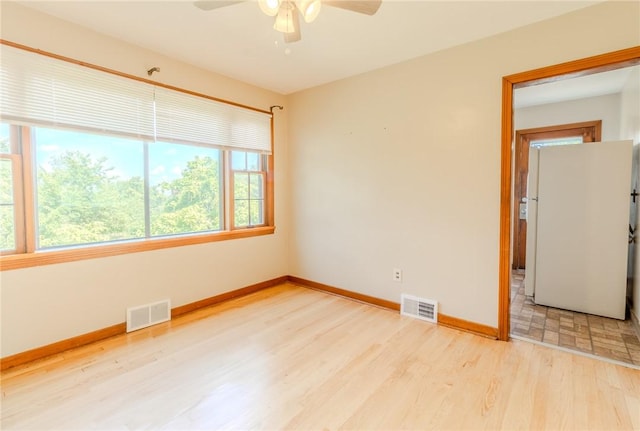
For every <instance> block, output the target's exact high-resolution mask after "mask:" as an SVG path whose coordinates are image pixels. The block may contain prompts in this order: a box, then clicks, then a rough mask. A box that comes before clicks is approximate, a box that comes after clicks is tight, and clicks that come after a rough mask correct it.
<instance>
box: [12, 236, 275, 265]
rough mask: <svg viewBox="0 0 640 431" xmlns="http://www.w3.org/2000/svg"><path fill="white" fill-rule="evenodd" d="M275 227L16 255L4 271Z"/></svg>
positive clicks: (224, 238) (203, 241) (218, 238)
mask: <svg viewBox="0 0 640 431" xmlns="http://www.w3.org/2000/svg"><path fill="white" fill-rule="evenodd" d="M274 232H275V227H273V226H265V227H256V228H251V229H239V230H233V231H224V232H216V233H209V234H202V235H192V236H180V237H171V238H154V239H144V240H140V241H130V242H126V243H117V244H107V245H95V246H87V247H78V248H73V249H64V250H60V249H58V250H47V251H37V252H35V253H24V254H12V255H6V256H2V257H0V271H9V270H12V269H21V268H30V267H34V266H43V265H53V264H56V263H65V262H75V261H77V260H85V259H96V258H100V257H109V256H118V255H121V254H129V253H138V252H142V251H151V250H160V249H163V248H172V247H183V246H187V245H196V244H206V243H210V242H217V241H227V240H230V239H239V238H250V237H254V236H262V235H270V234H272V233H274Z"/></svg>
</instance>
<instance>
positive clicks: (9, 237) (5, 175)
mask: <svg viewBox="0 0 640 431" xmlns="http://www.w3.org/2000/svg"><path fill="white" fill-rule="evenodd" d="M0 145H1V144H0ZM14 209H15V206H14V202H13V173H12V169H11V160H8V159H0V250H12V249H14V248H15V247H16V244H15V233H14V232H15V216H14Z"/></svg>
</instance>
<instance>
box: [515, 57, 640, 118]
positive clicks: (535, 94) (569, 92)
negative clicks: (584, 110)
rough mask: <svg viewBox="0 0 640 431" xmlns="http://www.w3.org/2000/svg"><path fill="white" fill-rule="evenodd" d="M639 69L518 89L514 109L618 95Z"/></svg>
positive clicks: (627, 68)
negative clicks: (633, 72)
mask: <svg viewBox="0 0 640 431" xmlns="http://www.w3.org/2000/svg"><path fill="white" fill-rule="evenodd" d="M639 68H640V66H633V67H625V68H622V69H616V70H610V71H608V72H601V73H595V74H593V75H586V76H581V77H579V78H571V79H566V80H562V81H554V82H550V83H547V84H541V85H534V86H531V87H524V88H518V89H517V90H516V91H515V92H514V98H513V106H514V108H526V107H528V106H536V105H545V104H547V103H557V102H562V101H567V100H576V99H586V98H588V97H596V96H604V95H607V94H617V93H620V92H621V91H622V88H623V87H624V85H625V83H626V82H627V80H628V79H629V76H630V75H631V72H632V71H633V70H634V69H639Z"/></svg>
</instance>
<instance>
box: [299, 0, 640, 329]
mask: <svg viewBox="0 0 640 431" xmlns="http://www.w3.org/2000/svg"><path fill="white" fill-rule="evenodd" d="M639 13H640V11H639V4H638V3H637V2H624V3H617V2H616V3H611V2H609V3H605V4H600V5H597V6H594V7H591V8H588V9H584V10H581V11H578V12H575V13H571V14H568V15H565V16H562V17H559V18H556V19H552V20H548V21H544V22H541V23H537V24H534V25H531V26H527V27H524V28H521V29H517V30H514V31H511V32H508V33H504V34H502V35H498V36H495V37H492V38H488V39H484V40H481V41H477V42H473V43H469V44H466V45H463V46H459V47H455V48H452V49H448V50H445V51H441V52H438V53H435V54H431V55H427V56H424V57H421V58H417V59H415V60H412V61H408V62H404V63H401V64H398V65H395V66H392V67H387V68H384V69H380V70H377V71H373V72H370V73H366V74H363V75H360V76H356V77H352V78H349V79H345V80H342V81H339V82H334V83H331V84H328V85H324V86H321V87H317V88H314V89H311V90H308V91H303V92H300V93H298V94H294V95H292V96H291V97H290V103H289V106H290V117H289V120H290V129H289V139H290V143H291V148H290V158H289V162H290V169H291V174H292V178H293V179H294V181H293V183H292V191H291V193H292V196H291V205H292V222H293V225H292V227H293V231H292V235H291V266H290V268H291V273H292V274H293V275H296V276H299V277H303V278H307V279H311V280H315V281H318V282H321V283H326V284H329V285H333V286H338V287H341V288H345V289H349V290H353V291H357V292H360V293H364V294H368V295H373V296H376V297H380V298H384V299H388V300H392V301H399V299H400V293H401V292H407V293H411V294H415V295H418V296H422V297H425V298H432V299H436V300H438V301H439V302H440V307H441V308H440V311H441V312H442V313H444V314H447V315H450V316H455V317H459V318H462V319H466V320H470V321H474V322H478V323H482V324H486V325H490V326H494V327H495V326H497V316H498V220H499V188H500V124H501V121H500V115H501V107H500V103H501V77H502V76H505V75H509V74H513V73H517V72H522V71H526V70H530V69H534V68H537V67H543V66H548V65H552V64H556V63H560V62H563V61H569V60H573V59H578V58H583V57H587V56H591V55H596V54H601V53H605V52H609V51H613V50H617V49H622V48H627V47H630V46H635V45H639V44H640V32H638V20H637V17H638V16H639ZM394 267H395V268H401V269H402V270H403V271H404V281H403V283H402V284H399V283H394V282H393V281H392V280H391V272H392V268H394Z"/></svg>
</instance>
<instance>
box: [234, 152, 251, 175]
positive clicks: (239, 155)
mask: <svg viewBox="0 0 640 431" xmlns="http://www.w3.org/2000/svg"><path fill="white" fill-rule="evenodd" d="M231 169H233V170H234V171H246V170H247V153H246V152H245V151H232V152H231Z"/></svg>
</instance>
